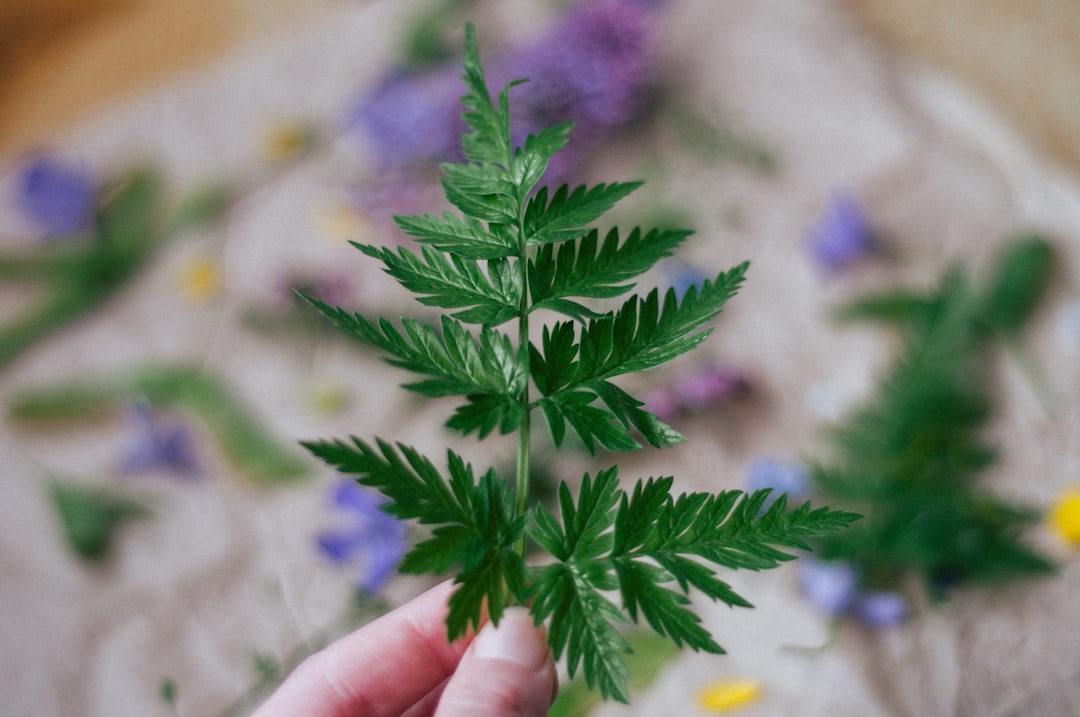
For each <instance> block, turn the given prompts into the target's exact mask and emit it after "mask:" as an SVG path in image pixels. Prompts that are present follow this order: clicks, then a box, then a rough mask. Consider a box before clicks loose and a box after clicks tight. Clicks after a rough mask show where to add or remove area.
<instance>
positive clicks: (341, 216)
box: [318, 202, 371, 243]
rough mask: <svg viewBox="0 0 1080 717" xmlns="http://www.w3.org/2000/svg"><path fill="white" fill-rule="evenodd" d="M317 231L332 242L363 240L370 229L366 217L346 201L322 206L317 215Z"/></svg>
mask: <svg viewBox="0 0 1080 717" xmlns="http://www.w3.org/2000/svg"><path fill="white" fill-rule="evenodd" d="M318 228H319V232H320V233H321V234H322V235H323V236H325V237H327V238H328V239H330V240H331V241H333V242H341V243H345V242H350V241H363V240H364V237H365V236H366V235H367V234H368V233H369V232H370V231H371V224H370V222H369V221H368V220H367V218H366V217H365V216H364V215H363V214H361V213H360V212H358V211H356V209H354V208H353V207H352V206H350V205H349V204H348V203H347V202H340V203H338V204H334V205H332V206H329V207H326V208H324V209H323V210H322V211H321V212H320V213H319V216H318Z"/></svg>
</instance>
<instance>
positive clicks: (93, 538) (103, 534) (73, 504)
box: [49, 481, 149, 562]
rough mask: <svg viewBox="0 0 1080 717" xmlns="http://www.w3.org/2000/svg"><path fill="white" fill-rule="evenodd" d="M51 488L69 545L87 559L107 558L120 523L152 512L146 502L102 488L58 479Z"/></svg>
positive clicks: (97, 560)
mask: <svg viewBox="0 0 1080 717" xmlns="http://www.w3.org/2000/svg"><path fill="white" fill-rule="evenodd" d="M49 492H50V497H51V498H52V504H53V506H54V507H55V509H56V513H57V516H58V517H59V519H60V526H61V528H62V529H63V534H64V537H65V538H66V539H67V543H68V545H69V546H71V549H72V550H74V551H75V554H76V555H78V556H79V557H80V558H82V559H84V560H87V561H92V562H100V561H102V560H104V559H105V558H107V557H108V555H109V550H110V548H111V546H112V543H113V538H114V537H115V535H116V531H117V530H118V529H119V527H120V526H121V525H122V524H123V523H127V522H129V521H131V520H134V519H136V518H142V517H145V516H146V515H148V513H149V510H148V509H147V508H146V506H144V505H143V504H142V503H139V502H136V501H134V500H130V499H128V498H122V497H119V496H115V495H112V494H110V493H107V492H106V491H104V490H102V489H99V488H87V487H84V486H79V485H75V484H73V483H67V482H62V481H54V482H53V483H52V485H51V486H50V491H49Z"/></svg>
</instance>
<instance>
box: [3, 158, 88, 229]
mask: <svg viewBox="0 0 1080 717" xmlns="http://www.w3.org/2000/svg"><path fill="white" fill-rule="evenodd" d="M16 191H17V196H16V201H17V203H18V207H19V210H20V211H21V212H22V213H23V214H24V215H25V216H26V218H27V219H29V220H30V221H31V222H32V223H33V224H34V225H35V226H36V227H37V228H38V229H39V230H40V231H41V232H42V235H43V236H44V237H45V238H53V237H58V236H64V235H69V234H77V233H79V232H82V231H85V230H86V229H88V228H90V224H91V222H92V220H93V218H94V212H95V209H96V206H97V196H98V185H97V180H96V178H95V177H94V176H93V174H91V173H90V172H88V171H86V170H85V169H83V168H81V167H78V166H75V165H74V164H71V163H68V162H65V161H63V160H61V159H59V158H58V157H55V156H53V155H49V154H41V155H39V156H36V157H34V158H33V159H31V160H30V161H29V162H27V163H26V165H24V166H23V168H22V170H21V172H20V175H19V178H18V186H17V189H16Z"/></svg>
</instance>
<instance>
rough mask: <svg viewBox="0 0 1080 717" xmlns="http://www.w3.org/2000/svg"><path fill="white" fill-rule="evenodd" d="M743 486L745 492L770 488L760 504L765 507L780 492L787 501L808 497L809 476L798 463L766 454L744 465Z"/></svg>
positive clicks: (801, 499)
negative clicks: (763, 501)
mask: <svg viewBox="0 0 1080 717" xmlns="http://www.w3.org/2000/svg"><path fill="white" fill-rule="evenodd" d="M744 487H745V489H746V492H747V493H752V492H754V491H758V490H764V489H765V488H770V489H772V491H773V492H772V494H770V495H769V499H768V501H767V502H766V504H765V505H764V506H762V508H763V509H767V508H768V507H769V506H770V505H772V504H773V502H774V501H775V500H776V499H777V498H779V497H780V495H781V494H786V495H787V496H788V501H789V502H794V501H803V500H806V499H807V498H808V497H810V476H809V474H808V473H807V472H806V468H804V467H803V466H802V465H801V464H799V463H795V462H792V461H784V460H781V459H779V458H775V457H772V456H766V457H762V458H756V459H754V460H753V461H751V462H750V463H749V464H748V465H747V466H746V471H745V474H744Z"/></svg>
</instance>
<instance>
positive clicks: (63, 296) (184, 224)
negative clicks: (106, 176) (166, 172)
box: [0, 167, 227, 371]
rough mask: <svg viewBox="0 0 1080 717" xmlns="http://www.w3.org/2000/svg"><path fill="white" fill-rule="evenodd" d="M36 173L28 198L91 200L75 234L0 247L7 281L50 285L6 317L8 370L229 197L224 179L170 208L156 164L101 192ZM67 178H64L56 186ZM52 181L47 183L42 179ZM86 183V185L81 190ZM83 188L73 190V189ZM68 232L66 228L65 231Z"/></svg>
mask: <svg viewBox="0 0 1080 717" xmlns="http://www.w3.org/2000/svg"><path fill="white" fill-rule="evenodd" d="M50 170H51V172H55V170H54V169H52V168H49V170H44V171H42V172H38V173H36V174H35V173H34V172H33V170H31V177H30V178H28V179H27V180H26V181H27V184H28V185H29V186H28V187H27V188H26V189H25V194H26V195H27V196H26V197H25V198H24V202H25V203H27V204H29V205H30V207H29V208H30V209H32V210H34V211H32V212H31V213H33V214H38V215H43V216H44V217H46V218H50V217H53V216H54V215H57V214H61V215H62V214H64V213H65V212H68V211H70V210H69V209H68V207H69V206H70V205H71V204H86V205H87V206H86V214H87V216H86V217H85V219H84V220H83V221H82V222H80V225H79V227H77V228H76V227H74V226H71V227H64V228H63V230H64V231H73V232H75V231H76V229H77V236H76V237H75V239H74V240H70V241H69V240H66V239H67V238H66V237H61V239H64V240H50V241H49V242H48V243H46V244H45V245H44V246H42V247H38V248H36V249H34V250H32V251H25V250H24V251H20V252H13V253H4V254H0V282H10V283H19V284H31V285H35V286H42V287H44V288H45V295H44V296H43V297H42V298H40V299H37V300H36V301H35V302H34V303H32V304H31V305H30V306H29V307H28V308H26V309H24V310H23V311H22V313H21V314H19V315H17V316H15V317H13V318H10V319H7V320H6V321H4V322H3V323H0V371H2V370H3V369H5V368H7V367H8V365H10V364H11V363H12V362H14V361H15V360H16V359H17V358H19V357H20V356H21V355H22V354H23V353H24V352H26V351H27V350H29V349H30V348H31V347H32V346H33V345H34V344H36V343H37V342H38V341H40V340H42V339H44V338H46V337H47V336H50V335H52V334H53V333H55V332H57V331H59V330H60V329H62V328H64V327H65V326H68V325H70V324H72V323H74V322H76V321H78V320H80V319H82V318H83V317H85V316H86V315H88V314H89V313H91V312H92V311H94V310H95V309H97V308H98V307H100V306H101V305H102V304H103V303H104V302H105V301H106V300H107V299H109V298H110V297H112V296H114V295H115V294H116V293H117V292H118V291H119V290H120V289H121V288H122V287H123V286H125V285H126V284H127V283H128V282H129V281H130V280H131V279H132V277H134V276H135V275H136V274H137V273H138V272H139V270H141V269H142V268H143V267H144V266H145V265H146V264H147V263H148V262H149V261H150V259H151V258H152V257H153V256H154V255H155V254H156V253H157V252H158V251H159V250H160V249H161V248H162V246H164V244H165V243H166V242H168V241H169V240H170V239H172V238H173V237H174V236H176V235H177V234H180V233H181V232H183V231H185V230H188V229H190V228H192V227H195V226H199V225H202V224H207V223H210V222H212V221H214V220H216V219H217V218H218V217H220V216H221V214H222V212H223V211H224V208H225V205H226V201H227V197H226V195H225V192H224V191H223V190H222V188H221V187H218V186H209V187H204V188H200V189H198V190H196V191H194V192H193V193H192V194H191V195H190V196H188V197H186V198H185V199H184V200H183V201H182V202H181V203H180V204H179V205H178V206H177V207H175V208H172V209H170V208H168V207H166V202H165V191H164V187H163V185H162V181H161V178H160V177H159V176H158V173H157V172H156V171H155V170H154V169H153V168H152V167H140V168H137V169H134V170H131V171H130V172H129V173H127V174H126V175H125V176H123V177H121V178H120V179H119V180H118V181H116V182H115V185H114V186H110V187H108V188H106V190H104V191H102V192H101V195H102V196H101V197H100V198H99V197H98V196H97V190H95V189H93V188H91V187H86V188H78V187H72V186H70V185H71V184H77V182H75V181H74V180H72V179H70V178H67V177H63V178H60V179H56V180H51V181H47V180H46V179H45V178H43V177H42V176H41V175H42V174H45V173H46V171H50ZM55 184H59V185H60V186H50V185H55ZM40 185H44V186H40ZM77 189H81V191H76V190H77ZM73 194H74V195H79V196H72V195H73ZM61 233H63V232H61Z"/></svg>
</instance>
